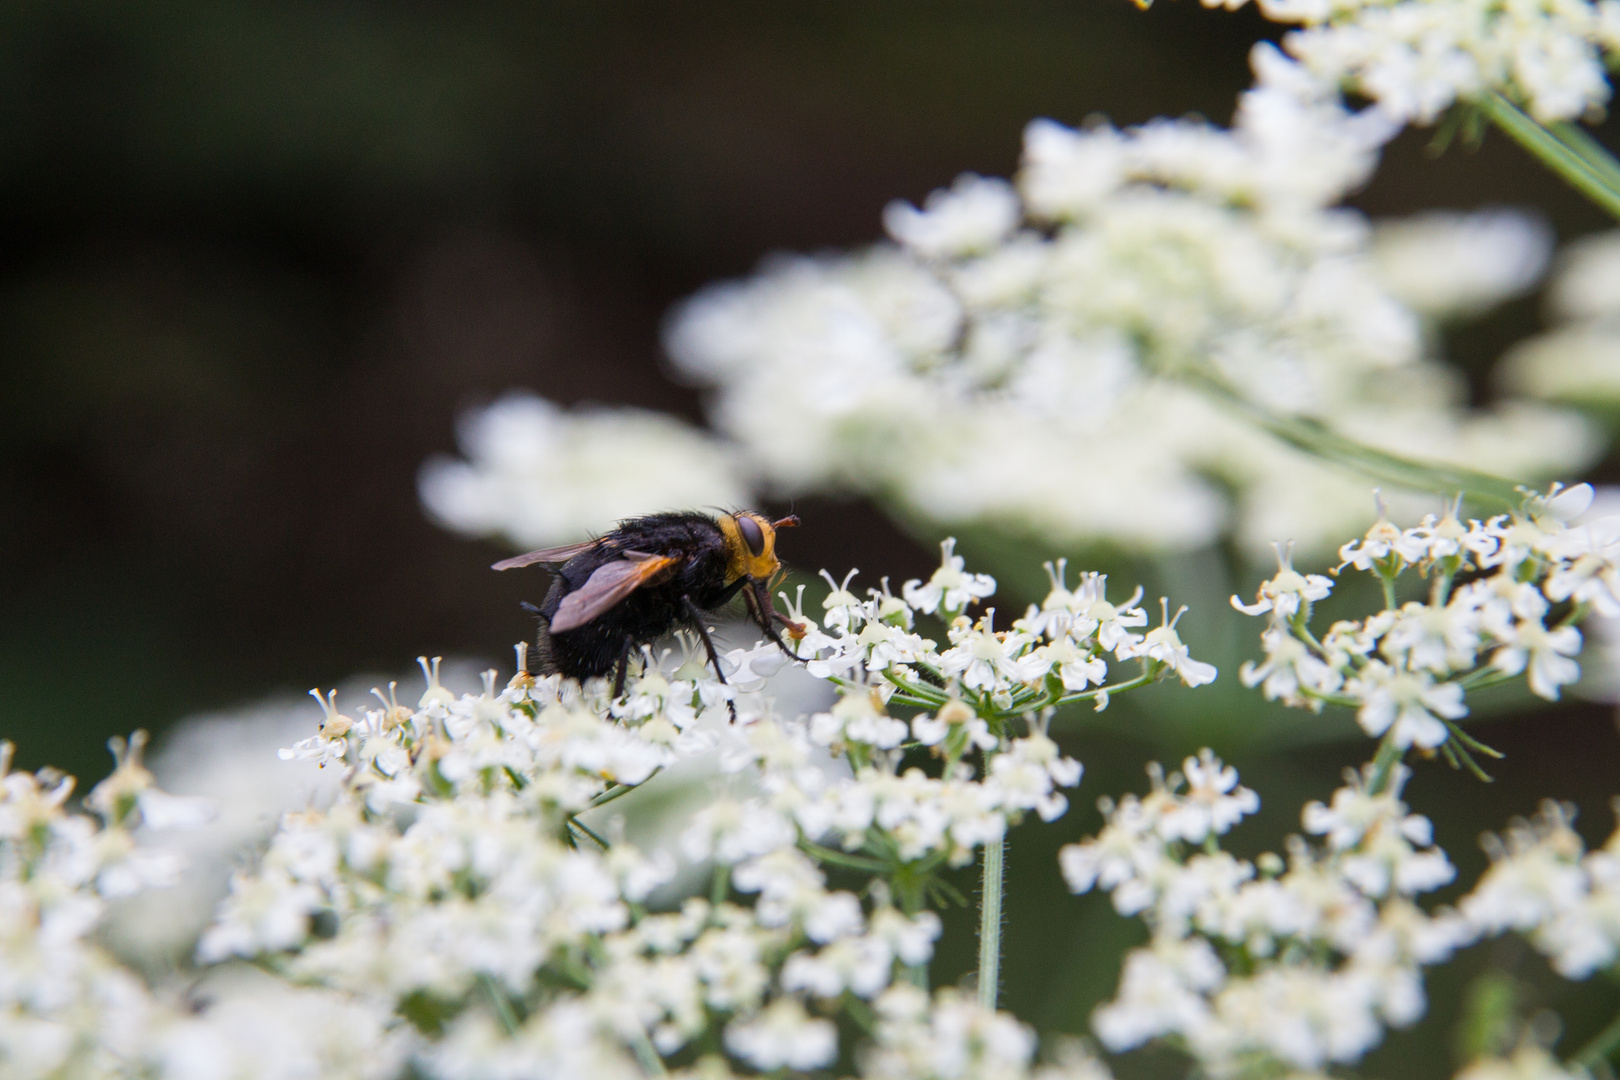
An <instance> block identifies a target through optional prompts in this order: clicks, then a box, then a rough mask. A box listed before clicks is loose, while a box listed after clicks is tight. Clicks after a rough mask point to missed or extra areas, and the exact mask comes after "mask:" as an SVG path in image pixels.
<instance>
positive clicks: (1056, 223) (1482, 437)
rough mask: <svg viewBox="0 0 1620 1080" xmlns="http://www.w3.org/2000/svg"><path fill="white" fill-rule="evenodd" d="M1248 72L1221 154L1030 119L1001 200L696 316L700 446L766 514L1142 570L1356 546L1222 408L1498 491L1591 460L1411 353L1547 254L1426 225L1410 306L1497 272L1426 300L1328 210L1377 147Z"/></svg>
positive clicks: (1383, 248) (680, 361)
mask: <svg viewBox="0 0 1620 1080" xmlns="http://www.w3.org/2000/svg"><path fill="white" fill-rule="evenodd" d="M1404 6H1417V5H1404ZM1253 62H1254V68H1255V73H1256V76H1257V81H1256V85H1255V86H1254V87H1253V88H1252V89H1251V90H1249V91H1248V92H1246V93H1245V94H1244V96H1243V98H1242V101H1241V104H1240V105H1239V108H1238V111H1237V116H1236V118H1235V120H1234V122H1233V125H1232V127H1231V128H1230V129H1222V128H1218V127H1215V126H1212V125H1209V124H1207V123H1203V122H1200V121H1192V120H1181V121H1166V120H1159V121H1154V122H1153V123H1151V124H1148V125H1145V126H1143V127H1141V128H1136V129H1131V130H1123V131H1122V130H1117V129H1115V128H1112V127H1109V126H1107V125H1094V126H1090V127H1087V128H1085V129H1083V130H1073V129H1070V128H1066V127H1063V126H1061V125H1059V124H1056V123H1053V122H1051V121H1047V120H1037V121H1035V122H1034V123H1032V124H1031V125H1029V127H1028V128H1027V130H1026V132H1025V140H1024V162H1023V167H1022V169H1021V171H1020V173H1019V175H1018V176H1017V177H1016V178H1015V180H1014V181H1013V182H1007V181H1003V180H999V179H989V178H983V177H977V176H964V177H963V178H961V179H960V180H959V181H958V182H957V183H956V184H955V185H954V186H953V187H952V188H950V189H949V190H947V191H940V192H936V193H934V194H933V195H932V196H930V197H929V198H928V199H927V200H926V201H925V203H924V205H923V206H922V207H921V208H917V207H913V206H910V205H907V204H903V203H901V204H895V205H893V206H891V207H890V208H889V209H888V211H887V212H886V213H885V215H884V221H885V224H886V225H887V227H888V229H889V233H890V235H891V237H892V238H893V240H894V243H892V244H881V245H877V246H875V247H872V248H870V249H868V250H866V251H864V252H858V253H855V254H852V255H847V256H836V257H816V258H774V259H772V260H770V261H768V262H767V263H766V264H765V265H764V267H762V269H761V270H760V272H759V273H758V274H757V275H755V276H754V277H753V278H750V279H747V280H744V281H740V282H734V283H729V284H723V285H718V286H714V287H712V288H710V289H707V290H705V291H704V292H702V293H700V294H699V295H698V296H696V297H694V298H693V299H692V300H691V301H689V302H688V303H687V304H686V305H685V306H684V307H683V308H682V309H681V310H680V311H679V312H677V314H676V315H675V317H674V318H673V319H672V321H671V323H670V326H669V331H668V335H667V344H668V348H669V352H670V355H671V356H672V358H673V359H674V361H675V364H676V366H677V368H678V369H679V370H680V371H682V372H684V373H685V374H687V375H688V376H690V377H691V378H693V379H695V380H698V381H700V382H703V383H706V384H709V385H712V386H714V387H715V389H716V398H715V407H714V410H713V420H714V422H715V424H716V426H717V427H718V428H719V429H720V430H721V431H722V432H723V433H724V434H725V435H726V436H727V437H728V438H730V439H733V440H735V441H736V443H737V444H739V445H741V446H743V447H745V448H746V449H747V451H748V453H749V456H750V460H751V461H753V462H755V463H757V466H758V468H759V470H760V472H761V474H762V479H763V480H764V481H765V482H767V483H768V484H769V485H770V486H771V487H773V488H774V489H776V490H779V491H782V492H785V493H793V492H800V491H806V490H814V489H826V488H856V489H859V490H863V491H867V492H870V493H872V494H874V495H876V496H877V497H879V498H880V499H881V500H885V501H889V500H892V501H893V502H894V503H896V504H897V505H898V506H899V507H901V508H903V510H904V512H905V513H907V514H909V515H912V516H913V517H915V516H921V517H923V518H925V519H931V520H934V521H940V522H945V523H957V522H972V523H978V524H986V523H987V524H991V525H1002V526H1006V527H1009V528H1012V529H1014V530H1016V531H1017V532H1018V533H1020V534H1029V533H1034V534H1037V535H1042V536H1046V537H1050V538H1054V539H1081V538H1107V539H1112V540H1115V541H1119V542H1122V543H1124V544H1126V545H1128V546H1130V547H1132V548H1136V549H1140V548H1144V547H1149V548H1165V547H1170V548H1175V547H1187V546H1194V545H1201V544H1205V543H1208V542H1209V541H1210V540H1211V539H1212V538H1213V537H1215V536H1217V535H1219V534H1221V533H1222V532H1225V531H1233V532H1235V533H1236V534H1237V535H1238V537H1239V538H1240V539H1241V540H1242V541H1243V542H1244V544H1245V545H1246V546H1247V547H1249V548H1251V549H1258V550H1263V549H1264V548H1265V546H1266V544H1267V543H1268V542H1269V541H1270V539H1271V538H1272V537H1274V536H1278V535H1284V536H1291V537H1293V538H1294V539H1295V540H1297V541H1298V543H1299V544H1300V547H1301V550H1302V552H1304V553H1310V554H1317V553H1322V552H1324V551H1325V550H1326V549H1327V547H1328V544H1329V542H1330V540H1331V539H1332V538H1334V537H1337V536H1340V535H1342V534H1343V533H1345V532H1350V531H1354V530H1358V529H1360V528H1362V527H1364V526H1365V523H1366V518H1365V514H1366V511H1365V509H1364V505H1365V504H1364V503H1363V502H1362V500H1361V498H1360V494H1361V491H1362V482H1360V481H1357V480H1356V479H1355V478H1354V477H1353V476H1351V475H1349V474H1348V473H1344V472H1341V471H1336V470H1335V469H1334V468H1333V467H1331V466H1329V465H1326V464H1324V463H1322V462H1320V461H1318V460H1314V459H1312V458H1310V457H1308V456H1307V455H1305V454H1304V453H1303V452H1301V451H1298V450H1295V449H1292V448H1289V447H1285V446H1283V445H1281V444H1280V443H1277V442H1276V441H1274V440H1273V439H1271V437H1270V436H1267V435H1264V434H1262V433H1261V432H1260V431H1258V430H1257V429H1256V428H1254V427H1253V426H1252V425H1251V423H1250V422H1249V421H1248V420H1246V419H1243V418H1241V417H1240V416H1239V415H1238V414H1237V412H1234V411H1233V410H1232V409H1231V407H1230V403H1231V402H1232V401H1233V400H1239V401H1245V402H1248V403H1250V404H1252V405H1254V406H1258V407H1260V408H1262V409H1264V410H1269V411H1270V412H1271V413H1274V414H1280V415H1284V416H1289V417H1307V418H1310V419H1311V420H1314V421H1318V422H1320V423H1321V424H1323V425H1325V426H1326V427H1328V428H1329V429H1331V430H1332V431H1335V432H1337V433H1340V434H1342V435H1347V436H1350V437H1351V438H1353V439H1355V440H1358V441H1360V442H1362V443H1364V444H1367V445H1373V446H1378V447H1380V448H1382V449H1384V450H1386V451H1391V452H1394V453H1397V454H1405V455H1408V456H1413V457H1420V458H1423V459H1426V460H1433V461H1442V462H1449V463H1454V464H1460V465H1466V466H1467V467H1470V468H1474V469H1478V470H1482V471H1485V472H1493V473H1497V474H1500V475H1509V476H1536V475H1547V474H1549V473H1553V472H1559V471H1565V470H1568V469H1570V468H1573V467H1578V466H1579V465H1580V464H1582V463H1584V462H1586V461H1587V460H1589V459H1590V457H1591V455H1592V454H1593V452H1594V451H1595V450H1596V448H1597V440H1596V438H1595V437H1594V435H1593V433H1592V432H1591V431H1590V429H1588V428H1587V427H1586V426H1585V425H1584V424H1583V423H1582V422H1581V421H1580V420H1579V419H1578V418H1577V417H1576V416H1575V415H1574V414H1572V413H1567V412H1561V411H1558V410H1555V409H1551V408H1548V407H1546V406H1543V405H1537V404H1530V403H1526V402H1508V403H1504V404H1502V405H1500V406H1498V407H1497V408H1495V409H1494V410H1491V411H1488V412H1486V411H1477V410H1469V409H1466V408H1464V407H1463V406H1462V405H1461V399H1460V398H1459V396H1458V394H1457V390H1456V384H1455V380H1454V378H1453V376H1452V375H1451V374H1449V373H1448V371H1447V370H1446V369H1445V368H1444V367H1443V366H1442V365H1440V364H1439V363H1437V362H1436V361H1434V360H1433V359H1430V358H1428V357H1426V356H1425V353H1424V341H1425V337H1426V335H1425V329H1426V327H1425V320H1426V319H1428V318H1439V317H1447V316H1451V315H1454V314H1456V313H1458V312H1460V311H1478V310H1480V309H1481V308H1483V307H1486V306H1488V305H1489V304H1491V303H1494V302H1496V301H1497V300H1499V299H1501V298H1502V297H1504V296H1507V295H1511V294H1513V293H1515V292H1522V291H1523V290H1524V289H1526V288H1527V287H1529V286H1530V285H1532V284H1533V283H1534V282H1535V280H1536V279H1537V278H1538V276H1539V274H1540V271H1541V267H1542V266H1543V265H1544V263H1545V256H1546V245H1547V241H1546V238H1545V232H1544V230H1541V231H1538V230H1537V228H1536V226H1535V225H1534V223H1533V222H1528V221H1526V219H1524V218H1523V217H1514V216H1511V215H1497V216H1495V217H1483V216H1482V217H1479V218H1477V219H1467V220H1465V221H1447V222H1445V223H1437V222H1434V221H1429V222H1426V223H1425V225H1426V228H1427V232H1426V234H1425V235H1426V236H1427V237H1428V239H1426V240H1424V241H1423V243H1424V245H1426V250H1428V249H1433V248H1435V247H1436V245H1441V244H1442V241H1443V244H1444V245H1449V247H1448V248H1447V250H1453V251H1454V252H1455V254H1454V257H1453V258H1452V259H1451V262H1450V263H1448V264H1447V265H1446V266H1445V267H1442V268H1441V270H1442V271H1443V272H1442V273H1439V274H1436V273H1432V272H1431V271H1433V270H1434V269H1435V267H1434V266H1432V265H1430V266H1428V267H1419V268H1417V269H1416V271H1415V272H1416V274H1417V276H1418V277H1419V278H1421V279H1422V280H1423V281H1431V280H1434V279H1436V278H1437V277H1438V278H1440V279H1442V280H1446V281H1457V280H1458V279H1459V276H1460V275H1459V274H1458V273H1456V272H1454V268H1453V266H1452V264H1457V263H1460V264H1462V265H1465V266H1467V267H1470V268H1474V267H1480V266H1490V267H1492V268H1494V271H1495V272H1494V273H1485V272H1483V271H1473V270H1471V271H1470V273H1469V274H1468V275H1466V277H1467V284H1466V287H1464V286H1463V285H1459V286H1458V289H1459V290H1460V291H1459V292H1458V293H1457V295H1455V296H1450V295H1447V296H1439V295H1433V294H1432V291H1431V293H1424V292H1423V291H1421V290H1420V289H1418V288H1416V287H1414V286H1413V284H1412V278H1413V273H1414V270H1413V268H1412V266H1411V264H1412V262H1413V257H1412V254H1411V251H1412V246H1413V245H1412V244H1410V243H1409V244H1407V245H1406V246H1405V248H1404V253H1403V250H1402V249H1401V248H1400V245H1399V244H1398V243H1397V241H1398V239H1399V238H1398V237H1397V236H1395V235H1393V234H1391V233H1388V232H1387V231H1386V233H1385V234H1383V235H1382V236H1381V237H1375V235H1374V233H1373V232H1372V230H1370V229H1369V227H1368V225H1367V223H1366V222H1365V221H1363V220H1362V219H1361V218H1359V217H1358V216H1357V215H1355V214H1354V213H1353V212H1351V211H1348V210H1345V209H1343V208H1339V207H1336V206H1335V203H1336V202H1337V201H1338V200H1339V199H1340V198H1341V197H1342V196H1343V195H1344V193H1345V192H1347V191H1348V190H1350V189H1352V188H1354V187H1355V186H1356V185H1358V184H1360V183H1361V182H1362V181H1364V180H1365V179H1366V177H1367V176H1368V175H1369V173H1370V172H1371V170H1372V168H1373V165H1374V164H1375V162H1376V157H1377V150H1378V147H1379V146H1380V145H1381V144H1382V142H1383V141H1384V140H1385V139H1387V138H1388V137H1389V136H1390V135H1391V134H1393V132H1394V131H1395V130H1397V127H1398V125H1397V124H1395V123H1394V122H1392V120H1391V119H1390V117H1389V115H1388V114H1387V113H1386V112H1384V111H1382V110H1380V109H1370V110H1366V111H1363V112H1361V113H1355V112H1352V111H1350V110H1348V109H1347V108H1346V107H1345V106H1344V105H1343V104H1342V103H1341V102H1340V100H1339V98H1338V95H1337V92H1336V90H1335V89H1334V88H1333V87H1332V86H1331V85H1328V84H1326V83H1324V82H1322V81H1321V80H1320V79H1318V78H1316V77H1315V76H1313V75H1312V74H1311V73H1310V72H1309V71H1308V70H1307V69H1306V68H1305V67H1304V66H1302V65H1301V64H1300V63H1299V62H1297V61H1294V60H1290V59H1289V58H1287V57H1286V56H1284V55H1283V54H1282V53H1281V52H1279V51H1277V50H1276V49H1275V48H1274V47H1272V46H1269V45H1261V46H1259V47H1257V48H1256V50H1255V52H1254V55H1253ZM1442 232H1443V233H1444V236H1443V237H1439V238H1438V239H1437V238H1436V237H1437V236H1438V234H1440V233H1442ZM783 401H793V402H795V414H794V428H793V431H794V437H793V438H792V439H783V438H781V437H780V427H779V423H778V421H777V420H776V419H775V417H776V411H775V405H776V404H778V403H780V402H783ZM1212 476H1214V477H1219V478H1220V480H1221V484H1219V485H1217V484H1212V483H1211V482H1210V480H1209V478H1210V477H1212ZM1227 492H1230V493H1231V494H1230V495H1228V494H1226V493H1227ZM1402 508H1403V509H1408V508H1409V509H1414V510H1416V504H1412V503H1410V502H1403V503H1402ZM1416 512H1421V511H1420V510H1417V511H1416Z"/></svg>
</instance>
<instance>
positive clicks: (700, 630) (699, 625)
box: [681, 596, 737, 724]
mask: <svg viewBox="0 0 1620 1080" xmlns="http://www.w3.org/2000/svg"><path fill="white" fill-rule="evenodd" d="M681 603H683V604H685V605H686V617H687V618H688V619H689V620H691V623H692V628H693V629H694V630H696V631H697V635H698V639H699V640H700V641H702V642H703V650H704V651H705V652H707V653H708V654H709V664H710V666H712V667H713V668H714V677H715V678H717V679H719V680H720V685H721V686H730V685H731V684H730V683H728V682H726V673H725V672H724V671H721V670H720V656H719V654H718V653H716V652H715V651H714V639H713V638H711V637H710V636H709V628H708V627H707V626H705V625H704V624H703V613H702V612H701V611H699V610H698V608H697V605H696V604H694V603H692V598H691V597H690V596H683V597H681ZM726 708H728V709H730V710H731V722H732V723H733V724H735V723H736V722H737V703H736V702H735V701H732V700H731V699H730V698H726Z"/></svg>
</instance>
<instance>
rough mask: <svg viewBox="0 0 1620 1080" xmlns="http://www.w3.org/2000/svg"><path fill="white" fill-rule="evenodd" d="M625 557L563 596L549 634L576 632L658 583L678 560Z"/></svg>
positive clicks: (674, 557) (635, 554)
mask: <svg viewBox="0 0 1620 1080" xmlns="http://www.w3.org/2000/svg"><path fill="white" fill-rule="evenodd" d="M627 554H630V555H631V556H632V557H631V558H628V559H615V560H614V561H612V562H609V563H603V564H602V565H601V566H599V567H597V568H596V571H595V572H594V573H593V574H591V576H590V578H589V579H588V580H587V581H586V582H585V584H583V585H581V586H580V587H579V588H577V589H575V590H574V591H573V592H571V593H569V594H568V595H567V596H565V597H563V601H562V604H561V605H560V606H558V608H557V614H555V615H553V616H552V618H551V632H552V633H554V634H560V633H563V632H564V631H568V630H577V629H578V628H579V627H581V626H584V625H585V624H586V623H588V622H590V621H591V620H592V619H594V618H596V617H597V616H598V615H600V614H602V613H603V612H604V611H607V610H608V609H609V608H611V607H613V605H615V604H617V603H619V602H620V601H621V600H623V599H624V598H625V597H627V596H629V595H630V594H631V593H633V592H635V591H636V590H637V589H639V588H641V587H642V586H643V585H650V584H652V583H654V582H655V581H658V580H659V579H660V578H662V577H663V576H664V573H665V571H667V570H668V569H669V568H671V567H673V566H675V565H677V564H679V563H680V561H681V556H679V555H642V554H641V553H640V552H630V553H627Z"/></svg>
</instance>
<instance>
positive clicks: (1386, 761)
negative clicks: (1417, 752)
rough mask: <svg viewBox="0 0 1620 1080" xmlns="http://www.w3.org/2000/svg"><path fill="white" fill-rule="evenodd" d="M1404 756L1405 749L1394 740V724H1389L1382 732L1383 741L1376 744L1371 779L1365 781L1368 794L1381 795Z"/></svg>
mask: <svg viewBox="0 0 1620 1080" xmlns="http://www.w3.org/2000/svg"><path fill="white" fill-rule="evenodd" d="M1405 756H1406V750H1405V749H1404V748H1402V747H1401V746H1399V745H1397V744H1396V742H1395V725H1394V724H1391V725H1390V727H1389V730H1388V731H1387V732H1385V733H1384V741H1383V742H1381V743H1379V744H1378V754H1377V756H1376V757H1374V758H1373V774H1372V779H1371V780H1369V781H1368V782H1367V794H1368V795H1382V794H1383V793H1384V789H1385V788H1387V787H1389V778H1390V776H1391V774H1393V773H1394V771H1395V766H1396V765H1397V764H1399V762H1400V760H1401V758H1403V757H1405Z"/></svg>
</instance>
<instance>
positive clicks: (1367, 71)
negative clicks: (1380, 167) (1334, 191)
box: [1144, 0, 1620, 124]
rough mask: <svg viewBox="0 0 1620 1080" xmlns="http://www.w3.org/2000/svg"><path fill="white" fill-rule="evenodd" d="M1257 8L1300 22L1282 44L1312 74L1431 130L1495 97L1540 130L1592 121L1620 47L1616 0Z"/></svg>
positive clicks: (1318, 2) (1390, 0)
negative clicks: (1449, 114) (1459, 107)
mask: <svg viewBox="0 0 1620 1080" xmlns="http://www.w3.org/2000/svg"><path fill="white" fill-rule="evenodd" d="M1203 2H1204V6H1205V7H1218V6H1224V7H1227V8H1229V9H1236V8H1240V7H1242V6H1243V4H1244V0H1203ZM1256 3H1257V4H1258V5H1259V7H1260V10H1261V12H1262V13H1263V14H1264V15H1265V16H1266V17H1267V18H1269V19H1273V20H1275V21H1277V22H1283V23H1296V24H1300V25H1301V26H1302V29H1300V30H1297V31H1293V32H1291V33H1289V34H1288V35H1287V36H1286V37H1285V38H1284V39H1283V47H1284V48H1285V49H1287V50H1288V52H1289V53H1290V54H1292V55H1293V56H1294V57H1296V58H1298V59H1299V60H1300V61H1301V62H1302V63H1303V64H1304V65H1305V67H1306V69H1307V70H1308V71H1310V72H1311V74H1312V75H1314V76H1316V77H1317V78H1319V79H1321V80H1322V81H1323V82H1325V83H1327V84H1328V85H1330V86H1334V87H1343V88H1345V89H1347V90H1354V91H1356V92H1357V93H1359V94H1361V95H1363V96H1365V97H1367V98H1370V99H1371V100H1373V101H1375V102H1377V104H1378V107H1379V108H1380V109H1382V110H1383V111H1385V112H1387V113H1389V114H1391V115H1393V116H1395V117H1397V118H1398V119H1399V120H1400V121H1401V122H1403V123H1405V122H1416V123H1420V124H1429V123H1432V122H1433V121H1434V120H1436V119H1437V118H1438V117H1439V116H1440V115H1441V114H1442V113H1444V112H1445V111H1446V110H1447V109H1449V108H1451V106H1452V105H1454V104H1456V103H1457V102H1459V101H1462V102H1468V101H1476V100H1478V99H1479V98H1481V97H1483V96H1485V95H1486V94H1489V93H1492V92H1495V93H1500V94H1503V95H1505V96H1507V97H1508V98H1510V99H1511V100H1513V101H1514V102H1516V103H1518V104H1520V105H1523V106H1524V107H1525V108H1526V109H1527V110H1528V111H1529V112H1530V114H1531V115H1532V116H1534V117H1535V118H1536V119H1537V120H1539V121H1541V122H1543V123H1550V122H1553V121H1558V120H1573V119H1577V118H1580V117H1581V116H1583V115H1590V114H1592V113H1595V112H1596V111H1597V110H1599V109H1600V108H1601V107H1602V106H1603V104H1604V102H1606V101H1608V99H1609V82H1608V78H1607V71H1606V70H1605V54H1610V55H1612V54H1613V53H1614V52H1615V51H1616V49H1617V48H1620V4H1617V3H1615V2H1614V0H1598V2H1596V3H1593V2H1592V0H1532V2H1525V0H1256ZM1144 6H1145V5H1144Z"/></svg>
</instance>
